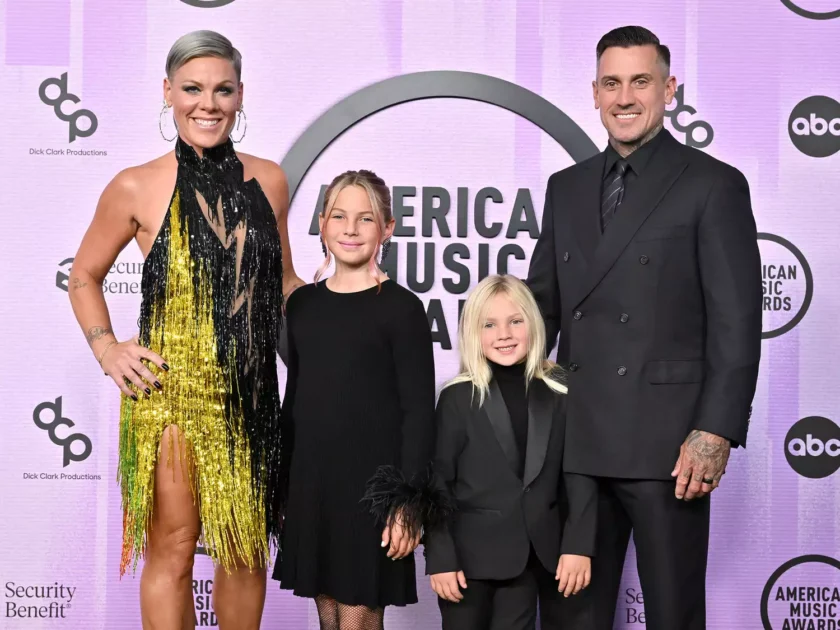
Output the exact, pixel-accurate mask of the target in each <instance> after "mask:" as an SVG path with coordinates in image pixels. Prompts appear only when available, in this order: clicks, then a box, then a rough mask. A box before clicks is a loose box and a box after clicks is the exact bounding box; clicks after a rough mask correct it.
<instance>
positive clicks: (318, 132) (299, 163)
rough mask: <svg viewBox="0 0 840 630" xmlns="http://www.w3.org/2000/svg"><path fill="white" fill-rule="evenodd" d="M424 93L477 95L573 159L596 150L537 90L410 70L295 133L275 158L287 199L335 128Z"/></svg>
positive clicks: (334, 134)
mask: <svg viewBox="0 0 840 630" xmlns="http://www.w3.org/2000/svg"><path fill="white" fill-rule="evenodd" d="M428 98H463V99H468V100H473V101H480V102H482V103H488V104H490V105H495V106H497V107H501V108H503V109H506V110H508V111H511V112H513V113H514V114H518V115H519V116H522V118H525V119H526V120H529V121H530V122H532V123H533V124H535V125H536V126H537V127H539V128H540V129H542V130H543V131H544V132H545V133H547V134H548V135H549V136H551V137H552V138H553V139H554V140H555V141H556V142H557V143H558V144H560V146H562V147H563V148H564V149H565V150H566V152H567V153H568V154H569V155H570V156H571V158H572V159H573V160H574V161H575V162H582V161H583V160H585V159H587V158H589V157H592V156H593V155H595V154H596V153H598V148H597V147H596V146H595V143H594V142H592V140H591V139H590V138H589V136H587V135H586V133H585V132H584V131H583V129H581V128H580V127H578V125H577V123H575V122H574V121H573V120H572V119H571V118H569V117H568V116H567V115H566V114H564V113H563V112H562V111H561V110H560V109H559V108H557V107H556V106H555V105H553V104H552V103H550V102H549V101H547V100H546V99H544V98H543V97H542V96H540V95H539V94H535V93H534V92H531V91H530V90H528V89H526V88H524V87H522V86H519V85H516V84H515V83H511V82H509V81H505V80H503V79H497V78H496V77H491V76H488V75H486V74H478V73H475V72H460V71H455V70H435V71H430V72H414V73H411V74H403V75H400V76H396V77H392V78H390V79H385V80H383V81H379V82H378V83H374V84H372V85H369V86H367V87H364V88H362V89H361V90H359V91H357V92H354V93H353V94H351V95H350V96H348V97H347V98H345V99H343V100H341V101H339V102H338V103H336V104H335V105H333V106H332V107H331V108H330V109H328V110H327V111H326V112H324V113H323V114H322V115H321V116H320V117H319V118H318V119H317V120H316V121H315V122H314V123H312V124H311V125H310V126H309V127H308V128H307V129H306V131H304V132H303V133H302V134H301V136H300V137H299V138H298V139H297V140H296V141H295V143H294V144H293V145H292V148H291V149H289V151H288V153H286V156H285V157H284V158H283V161H282V162H281V164H280V165H281V166H282V167H283V170H284V171H285V172H286V177H287V178H288V181H289V200H290V202H291V200H292V199H294V196H295V193H296V192H297V189H298V187H299V186H300V183H301V181H302V180H303V178H304V177H305V176H306V173H307V171H309V169H310V168H311V167H312V165H313V164H314V163H315V161H316V160H317V159H318V156H319V155H321V153H322V152H323V151H324V149H326V148H327V147H328V146H329V145H330V144H332V143H333V142H334V141H335V140H336V139H338V138H339V137H340V136H341V134H343V133H344V132H345V131H347V130H348V129H350V128H351V127H352V126H353V125H355V124H356V123H358V122H360V121H362V120H364V119H365V118H367V117H368V116H371V115H372V114H375V113H377V112H380V111H382V110H383V109H388V108H389V107H394V106H395V105H401V104H403V103H409V102H411V101H419V100H423V99H428Z"/></svg>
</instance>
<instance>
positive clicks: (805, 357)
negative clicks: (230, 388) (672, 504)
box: [0, 0, 840, 630]
mask: <svg viewBox="0 0 840 630" xmlns="http://www.w3.org/2000/svg"><path fill="white" fill-rule="evenodd" d="M0 7H2V11H1V12H0V15H1V16H2V20H3V28H2V29H0V38H2V42H0V51H2V52H0V54H2V65H1V66H0V73H2V85H3V86H4V87H5V90H4V93H3V94H4V96H3V102H4V103H5V104H6V105H7V106H8V112H7V116H6V121H7V123H8V124H7V125H6V127H5V129H4V133H3V141H2V142H0V155H2V158H3V162H2V164H3V167H2V177H3V181H2V198H3V217H4V221H3V226H4V229H3V231H2V234H3V241H2V247H0V252H1V253H0V255H2V262H3V268H5V269H6V272H5V273H3V274H0V285H1V286H2V300H0V311H2V328H1V330H2V338H3V343H2V348H3V351H4V359H5V360H4V361H2V363H0V388H2V412H0V413H2V427H3V428H2V430H0V490H1V491H2V507H0V511H2V519H0V582H1V583H2V602H1V603H2V610H0V627H1V628H14V629H17V628H21V629H30V628H50V629H51V628H56V629H58V628H86V629H87V628H89V629H96V628H102V629H105V628H107V629H108V630H111V629H115V628H138V627H140V623H139V605H138V589H139V572H138V574H137V575H135V576H132V575H127V576H125V577H123V578H122V579H119V560H120V544H121V528H122V522H121V512H120V494H119V488H118V486H117V483H116V463H117V441H118V431H117V427H118V423H117V420H118V418H117V415H118V414H117V410H118V402H119V397H118V392H117V389H116V388H115V387H114V385H113V383H112V382H111V381H110V379H108V378H106V377H104V376H103V375H102V372H101V371H100V370H99V368H98V365H97V363H96V361H95V359H94V358H93V357H92V356H91V353H90V351H89V350H88V347H87V345H86V343H85V341H84V337H83V335H82V333H81V332H80V330H79V329H78V327H77V324H76V322H75V319H74V318H73V314H72V312H71V309H70V305H69V301H68V297H67V274H68V273H69V271H70V269H71V267H72V265H73V255H74V253H75V251H76V248H77V246H78V243H79V241H80V239H81V237H82V235H83V233H84V231H85V229H86V227H87V225H88V223H89V221H90V218H91V216H92V213H93V210H94V208H95V205H96V203H97V199H98V197H99V194H100V193H101V191H102V189H103V188H104V187H105V185H106V184H107V183H108V181H109V180H110V179H111V178H112V177H113V176H114V175H115V174H116V173H117V172H118V171H119V170H121V169H123V168H126V167H128V166H131V165H135V164H138V163H142V162H145V161H148V160H150V159H152V158H154V157H157V156H158V155H161V154H163V153H165V152H167V151H170V150H172V145H171V143H167V142H166V141H165V140H164V139H163V138H162V137H161V135H160V133H159V128H158V125H159V113H160V108H161V105H162V98H163V96H162V84H163V75H164V72H163V67H164V60H165V57H166V54H167V52H168V50H169V47H170V46H171V44H172V43H173V42H174V41H175V40H176V39H177V38H178V37H179V36H180V35H183V34H184V33H186V32H188V31H192V30H195V29H199V28H210V29H214V30H218V31H220V32H221V33H223V34H225V35H226V36H227V37H229V38H230V39H231V40H232V42H233V43H234V45H235V46H237V47H238V48H239V49H240V50H241V52H242V55H243V82H244V85H245V99H244V107H245V112H246V114H247V124H248V127H247V133H246V135H245V138H244V141H242V142H241V144H239V145H238V149H239V150H241V151H243V152H247V153H252V154H255V155H258V156H261V157H265V158H269V159H272V160H275V161H277V162H279V163H282V164H283V166H284V167H285V169H286V171H287V173H288V175H289V180H290V184H291V188H292V192H293V200H292V205H291V211H290V215H289V230H290V232H291V239H292V246H293V253H294V262H295V266H296V268H297V271H298V273H299V274H300V275H301V276H302V277H304V278H305V279H311V278H312V275H313V274H314V272H315V270H316V269H317V267H318V266H319V264H320V262H321V249H320V245H319V242H318V239H317V237H316V236H315V235H314V234H315V233H316V231H317V230H316V225H317V224H316V223H315V221H314V215H315V213H316V212H317V209H318V201H319V197H320V195H321V194H322V190H323V187H324V186H325V185H326V184H327V183H329V181H330V180H331V179H332V178H333V177H334V176H335V175H336V174H338V173H340V172H342V171H344V170H347V169H351V168H352V169H358V168H366V169H372V170H374V171H376V172H377V173H378V174H379V175H381V176H382V177H383V178H384V179H385V181H386V182H387V183H388V184H389V185H390V186H391V187H392V190H393V198H394V213H395V216H396V218H397V229H396V232H395V238H394V245H393V247H392V250H391V251H392V253H391V255H390V257H389V261H388V271H389V273H390V274H391V277H392V278H395V279H396V280H397V281H398V282H400V283H401V284H403V285H405V286H407V287H409V288H410V289H411V290H413V291H414V292H416V293H417V294H418V295H419V296H420V297H421V298H422V299H423V301H424V303H425V304H426V306H427V308H428V313H429V318H430V322H431V325H432V328H433V331H434V339H435V357H436V361H437V380H438V383H442V382H443V381H444V380H446V379H448V378H449V377H451V376H453V375H454V374H455V372H456V369H457V354H456V353H457V334H456V333H457V318H458V312H459V306H460V305H461V303H462V301H463V300H464V299H465V298H466V295H467V293H468V291H469V290H470V289H471V288H472V287H474V286H475V284H476V283H477V282H478V281H479V280H480V279H481V278H483V277H485V276H486V275H487V274H490V273H496V272H509V273H513V274H516V275H518V276H520V277H524V276H525V274H526V272H527V267H528V261H529V258H530V255H531V252H532V250H533V246H534V243H535V240H536V239H537V237H538V235H539V231H540V220H541V216H542V206H543V200H544V191H545V184H546V182H547V180H548V177H549V175H550V174H551V173H553V172H555V171H557V170H560V169H562V168H564V167H567V166H569V165H571V164H573V163H575V162H578V161H581V160H584V159H586V158H587V157H589V156H590V155H593V154H594V153H596V152H598V151H600V150H602V149H603V148H604V146H605V144H606V134H605V132H604V130H603V128H602V127H601V124H600V121H599V117H598V112H597V111H596V110H595V109H594V108H593V104H592V94H591V82H592V79H593V77H594V73H595V45H596V43H597V41H598V39H599V38H600V36H601V35H602V34H603V33H605V32H607V31H608V30H610V29H612V28H614V27H616V26H620V25H623V24H641V25H644V26H646V27H648V28H650V29H651V30H653V31H654V32H655V33H656V34H658V35H659V37H660V38H661V40H662V41H663V43H665V44H667V45H668V46H669V47H670V48H671V50H672V56H673V65H672V72H673V73H674V74H675V75H676V76H677V78H678V85H679V91H678V93H677V98H676V99H675V103H674V104H673V105H672V107H671V109H670V111H669V112H668V118H667V119H666V126H667V127H668V129H669V130H671V132H672V133H673V134H674V135H675V137H676V138H678V139H679V140H680V141H681V142H684V143H686V144H688V145H690V146H693V147H696V148H698V149H699V150H702V151H706V152H708V153H709V154H711V155H714V156H716V157H718V158H720V159H722V160H725V161H726V162H729V163H731V164H733V165H734V166H736V167H738V168H739V169H740V170H742V171H743V172H744V174H745V175H746V176H747V179H748V180H749V182H750V186H751V192H752V200H753V207H754V211H755V215H756V219H757V222H758V226H759V232H760V235H759V239H760V248H761V255H762V259H763V267H762V269H763V279H764V342H763V349H762V352H763V356H762V364H761V374H760V377H759V383H758V391H757V393H756V396H755V401H754V405H753V414H752V423H751V431H750V440H749V448H748V449H746V450H743V449H742V450H738V451H736V452H734V453H733V456H732V459H731V463H730V465H729V468H728V474H727V475H726V477H725V479H724V482H723V485H722V486H721V488H720V489H719V490H718V491H717V492H716V493H715V495H714V497H713V516H712V541H711V549H710V553H709V572H708V582H707V583H708V599H709V626H708V627H709V628H712V629H714V630H731V629H734V628H738V629H742V628H744V629H747V628H756V629H761V628H763V629H765V630H770V629H772V630H783V629H802V630H812V629H813V630H832V629H835V630H836V628H838V622H839V621H840V562H838V560H837V558H838V556H840V474H838V473H837V469H838V467H840V427H838V422H840V387H838V378H840V370H838V357H840V326H838V325H837V314H838V312H840V297H838V291H837V286H838V284H837V283H838V278H840V258H839V257H838V238H840V218H838V212H839V211H840V202H838V182H840V154H838V153H840V103H838V100H840V64H837V62H836V60H837V56H838V53H840V44H839V43H838V42H840V4H838V0H796V3H795V4H794V2H792V1H789V0H751V1H750V2H737V3H736V2H728V1H724V0H639V1H638V2H635V3H626V2H620V1H617V0H616V1H614V0H603V1H600V2H597V3H595V2H583V1H572V0H542V1H540V0H519V1H516V0H483V1H481V0H472V1H466V0H462V1H456V0H449V1H443V0H423V1H408V0H364V1H358V2H346V1H344V0H329V1H327V0H323V1H320V2H302V1H300V2H293V1H291V0H286V1H283V2H278V1H277V0H145V1H143V0H135V1H132V2H126V1H121V2H114V1H113V0H0ZM165 122H166V123H168V124H169V125H171V121H165ZM170 128H171V127H170ZM142 268H143V261H142V257H141V255H140V252H139V251H138V249H137V247H136V245H135V244H134V243H132V244H130V245H129V246H128V247H127V248H126V250H125V251H124V252H123V253H122V254H121V255H120V256H119V259H118V260H117V262H116V263H115V264H114V266H113V267H112V268H111V270H110V272H109V274H108V277H107V280H106V281H105V284H104V287H103V288H104V290H105V292H106V297H107V300H108V304H109V307H110V310H111V314H112V317H113V322H114V328H115V330H116V332H117V334H118V335H119V336H120V337H121V338H126V337H128V336H130V335H132V334H134V333H135V332H136V328H137V325H136V322H137V316H138V307H139V301H140V295H139V293H140V278H141V273H142ZM280 376H281V383H282V382H283V381H284V380H285V372H284V370H283V368H282V367H281V369H280ZM417 558H418V586H419V593H420V600H421V601H420V603H419V604H417V605H415V606H410V607H408V608H404V609H389V610H388V612H387V614H386V622H387V625H388V627H389V628H393V629H409V628H412V629H413V628H433V627H439V616H438V611H437V606H436V602H435V599H434V597H433V594H432V592H431V590H430V588H429V587H428V580H427V578H426V577H425V576H423V563H422V553H421V550H418V552H417ZM212 578H213V573H212V565H211V562H210V559H209V558H208V557H207V556H206V555H203V554H202V553H201V550H200V549H199V550H197V555H196V568H195V581H194V592H195V603H196V611H197V616H198V625H199V627H213V626H216V625H217V621H216V618H215V615H214V612H213V609H212V603H211V594H212V590H213V579H212ZM264 620H265V623H264V627H267V628H290V629H293V630H297V629H304V630H305V629H309V628H317V615H316V613H315V608H314V606H313V605H312V604H311V603H310V602H309V601H308V600H304V599H300V598H296V597H294V596H292V595H291V594H289V593H281V592H280V591H279V589H278V585H277V583H276V582H270V583H269V590H268V598H267V603H266V609H265V616H264ZM616 624H617V627H619V628H624V629H630V628H643V627H644V625H645V617H644V593H643V591H642V589H641V586H640V584H639V580H638V577H637V575H636V572H635V558H634V555H633V552H632V549H631V551H630V553H629V554H628V559H627V567H626V571H625V578H624V583H623V584H622V588H621V593H620V597H619V600H618V602H617V615H616ZM675 630H676V629H675Z"/></svg>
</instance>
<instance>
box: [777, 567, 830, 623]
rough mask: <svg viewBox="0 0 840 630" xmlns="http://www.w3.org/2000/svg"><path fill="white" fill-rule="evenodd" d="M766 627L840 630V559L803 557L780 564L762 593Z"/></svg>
mask: <svg viewBox="0 0 840 630" xmlns="http://www.w3.org/2000/svg"><path fill="white" fill-rule="evenodd" d="M761 623H762V626H763V628H764V630H838V629H840V561H838V560H837V559H835V558H830V557H828V556H820V555H807V556H800V557H798V558H793V559H792V560H788V561H787V562H785V563H784V564H783V565H782V566H780V567H779V568H778V569H776V571H774V572H773V575H771V576H770V579H769V580H767V584H766V585H765V587H764V591H763V592H762V594H761Z"/></svg>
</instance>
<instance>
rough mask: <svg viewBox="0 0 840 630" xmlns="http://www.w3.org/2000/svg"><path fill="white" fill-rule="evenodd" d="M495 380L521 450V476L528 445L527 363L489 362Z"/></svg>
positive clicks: (517, 444)
mask: <svg viewBox="0 0 840 630" xmlns="http://www.w3.org/2000/svg"><path fill="white" fill-rule="evenodd" d="M489 363H490V369H491V370H492V371H493V378H495V379H496V383H498V385H499V389H500V390H501V391H502V398H504V401H505V407H507V410H508V414H509V415H510V423H511V425H512V427H513V437H514V439H515V440H516V447H517V448H518V449H519V461H520V466H519V476H520V477H522V475H523V472H524V469H525V449H526V445H527V444H528V395H527V394H526V392H525V363H517V364H515V365H499V364H498V363H493V362H492V361H489Z"/></svg>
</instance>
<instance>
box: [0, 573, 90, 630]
mask: <svg viewBox="0 0 840 630" xmlns="http://www.w3.org/2000/svg"><path fill="white" fill-rule="evenodd" d="M3 595H4V596H5V597H4V599H5V600H6V601H5V604H6V605H5V606H4V611H3V612H4V617H5V618H6V619H15V620H18V619H68V614H69V613H70V611H71V609H72V608H73V597H74V596H75V595H76V587H75V586H67V585H66V584H61V583H59V582H54V583H52V584H26V583H20V582H6V583H5V584H4V585H3ZM8 624H9V625H6V624H0V625H2V626H3V627H4V628H6V627H8V628H18V627H21V626H19V625H18V624H17V623H15V622H12V621H9V622H8Z"/></svg>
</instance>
